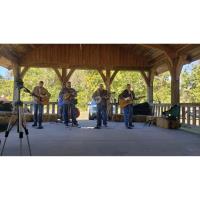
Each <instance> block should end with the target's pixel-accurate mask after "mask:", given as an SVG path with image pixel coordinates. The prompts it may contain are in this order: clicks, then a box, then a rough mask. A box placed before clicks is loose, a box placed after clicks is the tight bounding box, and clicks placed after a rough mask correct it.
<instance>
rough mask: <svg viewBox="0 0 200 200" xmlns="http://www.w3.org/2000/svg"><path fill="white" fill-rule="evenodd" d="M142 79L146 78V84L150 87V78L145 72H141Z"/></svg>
mask: <svg viewBox="0 0 200 200" xmlns="http://www.w3.org/2000/svg"><path fill="white" fill-rule="evenodd" d="M140 73H141V75H142V77H143V78H144V81H145V82H146V84H147V85H149V82H150V78H149V77H148V76H147V74H146V73H145V72H144V71H141V72H140Z"/></svg>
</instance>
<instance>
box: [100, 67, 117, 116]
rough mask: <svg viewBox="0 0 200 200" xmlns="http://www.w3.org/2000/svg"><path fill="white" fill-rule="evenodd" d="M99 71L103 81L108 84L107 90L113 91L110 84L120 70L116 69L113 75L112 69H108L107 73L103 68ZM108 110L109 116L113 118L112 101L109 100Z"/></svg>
mask: <svg viewBox="0 0 200 200" xmlns="http://www.w3.org/2000/svg"><path fill="white" fill-rule="evenodd" d="M98 71H99V74H100V75H101V77H102V79H103V82H104V84H105V86H106V90H107V91H108V93H110V92H111V91H110V90H111V88H110V86H111V84H112V82H113V80H114V78H115V76H116V75H117V73H118V70H116V71H114V72H113V73H112V75H111V70H110V69H106V74H104V73H103V71H102V70H98ZM107 110H108V116H109V118H111V117H112V108H111V104H110V101H108V105H107Z"/></svg>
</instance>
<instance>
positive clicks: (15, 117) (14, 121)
mask: <svg viewBox="0 0 200 200" xmlns="http://www.w3.org/2000/svg"><path fill="white" fill-rule="evenodd" d="M22 88H23V82H20V83H18V100H17V101H16V102H15V106H14V109H13V112H12V116H11V118H10V120H9V124H8V127H7V130H6V131H5V139H4V143H3V146H2V149H1V156H3V153H4V149H5V146H6V142H7V138H8V136H9V134H10V132H11V130H12V129H13V127H14V126H15V125H17V133H18V134H19V139H20V143H19V153H20V156H22V154H23V152H22V139H23V136H24V133H25V135H26V139H27V143H28V150H29V155H30V156H31V155H32V153H31V146H30V142H29V137H28V135H29V131H28V128H27V127H26V118H25V115H24V111H23V102H22V101H21V100H20V90H21V89H22ZM23 131H24V132H23Z"/></svg>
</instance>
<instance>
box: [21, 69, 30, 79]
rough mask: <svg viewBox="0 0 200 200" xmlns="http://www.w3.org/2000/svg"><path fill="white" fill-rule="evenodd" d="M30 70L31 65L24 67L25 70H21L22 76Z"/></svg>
mask: <svg viewBox="0 0 200 200" xmlns="http://www.w3.org/2000/svg"><path fill="white" fill-rule="evenodd" d="M28 70H29V67H24V68H23V70H22V71H21V78H23V77H24V76H25V74H26V72H27V71H28Z"/></svg>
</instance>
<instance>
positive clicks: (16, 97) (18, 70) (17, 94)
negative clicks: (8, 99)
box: [13, 66, 21, 103]
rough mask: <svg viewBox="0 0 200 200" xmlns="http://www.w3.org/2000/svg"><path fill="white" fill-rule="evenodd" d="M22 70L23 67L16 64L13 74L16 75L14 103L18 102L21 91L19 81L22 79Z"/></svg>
mask: <svg viewBox="0 0 200 200" xmlns="http://www.w3.org/2000/svg"><path fill="white" fill-rule="evenodd" d="M20 71H21V67H20V66H15V67H14V68H13V75H14V91H13V103H14V102H16V101H17V100H18V98H19V92H18V87H17V81H19V80H20V78H21V77H20V75H21V74H20Z"/></svg>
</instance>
